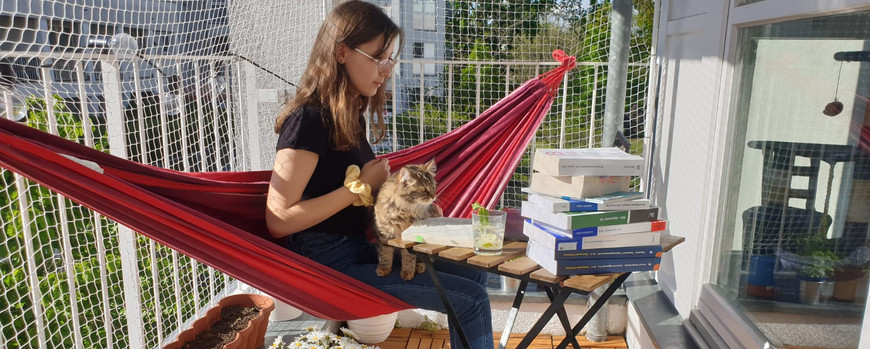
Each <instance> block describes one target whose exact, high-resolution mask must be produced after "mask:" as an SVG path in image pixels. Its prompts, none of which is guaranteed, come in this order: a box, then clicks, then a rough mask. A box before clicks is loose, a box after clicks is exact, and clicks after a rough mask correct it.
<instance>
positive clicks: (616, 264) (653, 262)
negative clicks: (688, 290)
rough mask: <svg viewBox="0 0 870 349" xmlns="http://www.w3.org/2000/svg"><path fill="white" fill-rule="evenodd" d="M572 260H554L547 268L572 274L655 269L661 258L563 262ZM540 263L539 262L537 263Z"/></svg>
mask: <svg viewBox="0 0 870 349" xmlns="http://www.w3.org/2000/svg"><path fill="white" fill-rule="evenodd" d="M566 261H572V260H564V259H563V260H555V261H554V262H555V263H553V264H554V266H555V267H553V266H551V268H550V269H552V270H550V269H548V268H546V267H544V266H543V265H542V266H541V267H544V269H547V271H549V272H550V273H552V274H553V275H574V274H604V273H624V272H629V271H655V270H659V268H660V266H661V258H635V259H591V260H578V261H583V262H592V261H594V262H597V263H594V264H593V263H564V262H566ZM539 264H540V263H539Z"/></svg>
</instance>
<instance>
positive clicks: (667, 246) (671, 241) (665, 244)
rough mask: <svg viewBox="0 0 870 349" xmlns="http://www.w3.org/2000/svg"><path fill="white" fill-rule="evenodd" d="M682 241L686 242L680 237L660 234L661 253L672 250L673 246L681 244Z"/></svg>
mask: <svg viewBox="0 0 870 349" xmlns="http://www.w3.org/2000/svg"><path fill="white" fill-rule="evenodd" d="M683 241H686V238H684V237H682V236H676V235H664V234H662V238H661V242H660V243H659V244H660V245H662V252H668V251H670V250H671V249H672V248H674V246H677V245H679V244H681V243H682V242H683Z"/></svg>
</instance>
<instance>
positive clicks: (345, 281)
mask: <svg viewBox="0 0 870 349" xmlns="http://www.w3.org/2000/svg"><path fill="white" fill-rule="evenodd" d="M553 57H554V58H556V59H557V60H559V61H561V62H562V65H561V66H560V67H558V68H556V69H554V70H552V71H549V72H547V73H545V74H543V75H541V76H540V77H539V78H535V79H532V80H529V81H528V82H526V83H524V84H523V85H522V86H521V87H519V88H518V89H517V90H516V91H514V92H513V93H511V94H510V95H508V96H507V97H505V98H504V99H502V100H501V101H499V102H498V103H496V104H495V105H494V106H492V107H490V108H489V109H488V110H486V111H485V112H484V113H483V114H481V115H480V116H479V117H478V118H476V119H475V120H473V121H471V122H469V123H467V124H465V125H463V126H462V127H460V128H457V129H456V130H453V131H451V132H449V133H447V134H444V135H442V136H439V137H438V138H435V139H433V140H430V141H427V142H425V143H422V144H419V145H417V146H414V147H412V148H408V149H404V150H401V151H397V152H394V153H391V154H388V155H385V157H386V158H388V159H390V167H391V168H393V169H398V168H399V167H401V166H402V165H405V164H408V163H420V162H423V161H427V160H428V159H431V158H432V157H434V158H435V159H436V162H437V164H438V168H439V176H438V177H439V178H438V179H439V187H438V195H439V203H440V204H441V206H442V208H443V209H444V212H445V215H448V216H452V217H459V216H468V215H469V213H468V208H469V207H470V204H471V203H473V202H475V201H478V202H481V203H484V204H485V205H486V206H488V207H493V206H494V205H495V203H496V200H497V198H498V197H499V196H500V195H501V193H502V191H503V190H504V188H505V186H506V185H507V182H508V180H509V179H510V176H511V173H512V172H513V169H514V168H515V167H516V166H517V164H518V162H519V160H520V158H521V157H522V154H523V152H524V151H525V147H526V145H527V144H528V142H529V141H530V139H531V137H533V136H534V133H535V131H536V130H537V128H538V126H539V125H540V123H541V120H543V117H544V116H545V114H546V112H547V111H548V110H549V108H550V105H551V103H552V101H553V96H554V94H555V91H556V89H557V88H558V86H559V84H560V82H561V80H562V76H563V75H564V74H565V72H567V71H568V70H570V69H571V68H573V67H574V57H568V56H567V55H565V54H564V53H563V52H562V51H560V50H557V51H556V52H554V53H553ZM61 154H64V155H68V156H72V157H74V158H77V159H79V160H84V161H89V162H93V163H95V164H96V165H97V166H99V168H100V169H101V171H102V173H100V172H98V171H95V170H93V169H91V168H89V167H87V166H83V165H82V161H74V160H71V159H70V158H68V157H65V156H62V155H61ZM0 166H2V167H5V168H7V169H9V170H12V171H14V172H17V173H19V174H21V175H23V176H26V177H28V178H30V179H32V180H34V181H36V182H38V183H40V184H42V185H44V186H46V187H48V188H51V189H52V190H54V191H56V192H58V193H60V194H62V195H64V196H66V197H68V198H70V199H71V200H73V201H76V202H78V203H80V204H82V205H84V206H86V207H88V208H90V209H92V210H94V211H97V212H99V213H101V214H103V215H105V216H106V217H108V218H111V219H113V220H115V221H117V222H118V223H121V224H123V225H125V226H128V227H130V228H131V229H133V230H135V231H138V232H140V233H141V234H143V235H145V236H148V237H149V238H151V239H153V240H155V241H157V242H159V243H161V244H163V245H166V246H168V247H170V248H172V249H174V250H176V251H179V252H181V253H183V254H185V255H187V256H189V257H191V258H194V259H196V260H198V261H200V262H202V263H204V264H207V265H209V266H211V267H213V268H215V269H217V270H220V271H221V272H224V273H226V274H228V275H230V276H232V277H234V278H237V279H239V280H242V281H244V282H246V283H248V284H250V285H252V286H254V287H256V288H257V289H259V290H262V291H263V292H266V293H268V294H269V295H272V296H273V297H275V298H277V299H280V300H282V301H284V302H286V303H289V304H292V305H294V306H296V307H297V308H299V309H301V310H303V311H305V312H307V313H309V314H312V315H314V316H317V317H320V318H324V319H331V320H349V319H357V318H364V317H371V316H375V315H380V314H385V313H389V312H394V311H398V310H402V309H408V308H412V307H411V306H410V305H409V304H407V303H405V302H403V301H401V300H399V299H397V298H394V297H392V296H390V295H388V294H386V293H383V292H381V291H380V290H377V289H375V288H374V287H372V286H369V285H367V284H364V283H362V282H360V281H358V280H356V279H353V278H350V277H348V276H346V275H344V274H341V273H339V272H337V271H335V270H333V269H331V268H328V267H325V266H323V265H321V264H318V263H316V262H314V261H311V260H310V259H307V258H305V257H302V256H299V255H297V254H295V253H293V252H290V251H288V250H287V249H285V248H283V247H281V246H280V245H278V244H275V243H274V239H272V238H271V236H270V235H269V234H268V232H267V230H266V226H265V222H264V219H263V214H264V212H265V201H266V192H267V189H268V185H269V177H270V174H271V171H251V172H197V173H187V172H178V171H173V170H167V169H162V168H158V167H152V166H148V165H143V164H139V163H136V162H132V161H129V160H125V159H121V158H118V157H115V156H112V155H109V154H106V153H103V152H100V151H98V150H95V149H91V148H88V147H86V146H83V145H80V144H78V143H75V142H71V141H68V140H65V139H63V138H60V137H57V136H54V135H51V134H48V133H45V132H42V131H39V130H37V129H34V128H31V127H28V126H25V125H21V124H18V123H15V122H13V121H10V120H6V119H2V118H0Z"/></svg>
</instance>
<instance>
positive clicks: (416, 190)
mask: <svg viewBox="0 0 870 349" xmlns="http://www.w3.org/2000/svg"><path fill="white" fill-rule="evenodd" d="M435 187H436V183H435V162H434V161H431V160H430V161H429V162H427V163H425V164H422V165H407V166H405V167H403V168H402V169H401V170H399V187H398V190H397V194H399V195H400V196H401V197H402V198H403V199H405V200H406V201H409V202H414V203H421V204H430V203H432V202H433V201H435Z"/></svg>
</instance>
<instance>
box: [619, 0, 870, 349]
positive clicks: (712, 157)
mask: <svg viewBox="0 0 870 349" xmlns="http://www.w3.org/2000/svg"><path fill="white" fill-rule="evenodd" d="M730 2H734V3H737V2H738V1H737V0H732V1H710V0H661V3H660V6H661V9H660V10H661V12H660V14H659V15H660V20H659V22H658V23H659V24H658V30H659V31H658V37H657V39H658V42H657V44H656V50H657V55H658V60H659V63H660V64H661V73H660V76H661V87H660V92H659V96H658V101H659V105H658V106H657V111H658V114H657V116H658V125H656V126H657V127H658V128H657V132H658V134H656V135H655V137H656V144H655V148H654V154H653V156H652V157H651V159H652V166H653V167H652V168H653V177H652V178H651V185H652V190H651V193H652V197H653V199H654V200H655V201H656V203H657V204H658V205H659V206H661V207H662V208H663V212H664V214H665V216H666V217H667V219H668V220H669V223H668V224H669V225H670V231H671V233H672V234H674V235H679V236H684V237H685V238H686V242H684V243H683V244H681V245H679V246H677V247H676V248H674V249H673V250H672V251H671V252H670V253H668V254H665V257H664V258H663V261H662V271H660V272H659V275H658V278H659V284H660V285H661V287H662V289H663V290H664V291H665V292H666V293H667V294H669V295H670V297H671V299H672V300H673V303H674V306H675V307H676V309H677V310H678V311H679V312H680V314H681V315H682V316H683V318H684V319H685V318H688V316H689V314H690V310H691V309H692V308H694V307H698V302H699V296H700V293H701V289H702V285H704V284H706V283H709V282H710V280H711V277H712V275H714V274H715V272H716V270H717V268H718V266H717V264H716V263H717V258H718V252H715V251H718V246H717V245H718V244H719V241H718V233H717V220H718V217H717V214H718V212H719V202H720V200H719V197H720V195H721V194H722V193H720V190H721V189H720V188H722V183H723V181H724V180H725V178H724V176H723V164H724V163H725V161H726V160H725V159H727V157H728V155H729V154H728V151H729V150H728V149H730V148H731V145H730V144H729V143H728V137H726V135H727V134H728V126H729V124H728V115H729V111H728V107H729V100H730V96H731V90H730V89H731V74H732V69H733V57H732V56H733V55H734V54H733V51H734V46H735V44H734V42H735V35H736V33H737V30H738V28H739V27H742V26H750V25H758V24H762V23H765V22H780V21H785V20H789V19H796V18H801V17H811V16H820V15H825V14H834V13H838V12H848V11H855V10H858V9H866V8H867V7H868V6H870V1H867V0H861V1H859V0H826V1H818V0H765V1H762V2H758V3H754V4H748V5H743V6H736V7H735V6H734V5H732V4H730ZM821 105H824V104H821ZM729 247H730V246H729ZM630 321H636V320H632V319H630ZM735 321H742V320H735ZM633 326H636V325H634V324H629V327H630V328H632V327H633ZM724 332H727V331H723V333H724ZM863 334H864V336H862V337H867V336H868V335H870V330H868V326H867V325H866V324H865V326H864V333H863ZM629 335H631V331H629ZM868 339H870V338H868ZM628 340H629V341H630V342H635V341H637V342H642V341H643V336H633V335H632V336H629V338H628ZM866 342H867V340H864V343H862V345H866Z"/></svg>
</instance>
